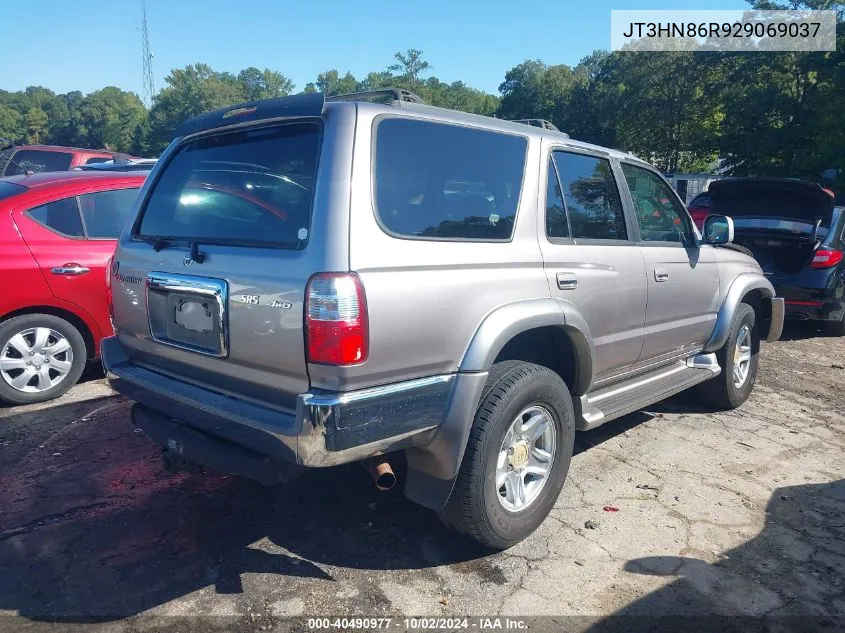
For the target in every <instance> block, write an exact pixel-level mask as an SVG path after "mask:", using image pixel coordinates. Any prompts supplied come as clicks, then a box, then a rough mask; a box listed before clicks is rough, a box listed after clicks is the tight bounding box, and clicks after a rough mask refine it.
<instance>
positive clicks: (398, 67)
mask: <svg viewBox="0 0 845 633" xmlns="http://www.w3.org/2000/svg"><path fill="white" fill-rule="evenodd" d="M422 56H423V52H422V51H421V50H418V49H416V48H409V49H408V50H407V51H405V52H404V53H401V52H400V53H394V55H393V58H394V59H395V60H396V63H395V64H391V65H390V66H388V67H387V70H388V71H390V72H392V73H399V77H400V78H401V80H402V83H403V85H402V86H401V87H403V88H409V89H410V88H413V87H414V86H416V85H417V84H419V83H420V75H421V74H422V73H424V72H426V71H427V70H429V69H430V68H431V66H430V65H429V63H428V62H427V61H425V60H424V59H423V58H422Z"/></svg>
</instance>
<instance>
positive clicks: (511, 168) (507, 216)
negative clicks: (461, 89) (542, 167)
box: [375, 118, 526, 241]
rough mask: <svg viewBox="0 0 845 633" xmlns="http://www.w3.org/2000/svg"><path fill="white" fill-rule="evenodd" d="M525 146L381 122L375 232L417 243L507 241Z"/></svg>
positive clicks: (469, 131)
mask: <svg viewBox="0 0 845 633" xmlns="http://www.w3.org/2000/svg"><path fill="white" fill-rule="evenodd" d="M525 150H526V140H525V138H523V137H520V136H514V135H508V134H500V133H497V132H489V131H485V130H478V129H473V128H467V127H460V126H457V125H446V124H442V123H432V122H429V121H413V120H408V119H393V118H387V119H384V120H382V121H381V122H380V123H379V125H378V128H377V130H376V144H375V194H376V208H377V212H378V217H379V219H380V221H381V224H382V226H383V227H384V228H385V229H386V230H387V231H388V232H390V233H393V234H396V235H400V236H403V237H412V238H421V239H457V240H485V241H489V240H509V239H510V238H511V235H512V234H513V227H514V221H515V219H516V211H517V206H518V204H519V194H520V190H521V189H522V173H523V170H524V166H525Z"/></svg>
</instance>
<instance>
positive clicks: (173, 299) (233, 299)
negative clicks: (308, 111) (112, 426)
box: [112, 121, 321, 407]
mask: <svg viewBox="0 0 845 633" xmlns="http://www.w3.org/2000/svg"><path fill="white" fill-rule="evenodd" d="M320 138H321V128H320V125H319V123H317V122H313V121H312V122H308V121H299V122H286V123H283V124H276V125H269V126H268V125H265V126H261V127H253V128H247V129H241V130H235V131H219V132H216V133H215V132H212V133H210V134H205V135H203V136H201V137H199V138H197V139H196V140H193V141H191V142H189V143H187V144H185V145H183V146H181V147H180V148H178V149H176V150H175V151H174V152H173V153H172V154H171V155H170V156H168V158H167V160H166V163H165V164H163V165H162V167H161V169H160V170H159V171H158V173H157V178H156V181H155V182H154V183H153V184H152V185H151V188H150V191H149V194H148V195H147V196H146V199H145V201H144V203H143V205H142V208H141V210H140V213H139V216H138V219H137V220H136V222H135V225H134V227H133V229H132V234H131V238H130V239H124V240H122V241H121V245H120V248H119V249H118V252H117V254H116V257H115V264H114V266H113V267H112V295H113V305H114V320H115V325H116V327H117V329H118V335H119V336H120V340H121V342H122V343H123V345H124V346H125V348H126V350H127V352H128V353H129V354H130V356H131V357H132V358H133V360H134V361H135V362H136V363H138V364H140V365H144V366H147V367H148V368H150V369H153V370H155V371H159V372H161V373H165V374H172V375H174V376H176V377H177V378H179V379H182V380H187V381H189V382H194V383H197V384H200V385H203V386H208V387H212V388H214V389H215V390H217V391H220V392H223V393H230V394H233V395H238V396H239V397H242V398H249V399H254V400H259V401H262V402H266V403H268V404H273V405H276V406H281V407H293V406H294V405H295V398H296V395H297V394H299V393H303V392H304V391H306V390H307V388H308V376H307V371H306V362H305V351H304V336H303V298H304V290H305V286H306V283H307V281H308V278H309V277H310V275H311V274H312V273H314V272H315V270H314V268H315V267H314V265H313V262H312V261H310V260H309V258H308V257H307V256H306V250H304V249H305V246H306V244H307V242H308V237H309V233H310V227H311V210H312V204H313V189H314V184H315V181H316V169H317V162H318V156H319V151H320Z"/></svg>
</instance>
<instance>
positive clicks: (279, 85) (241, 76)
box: [238, 66, 294, 101]
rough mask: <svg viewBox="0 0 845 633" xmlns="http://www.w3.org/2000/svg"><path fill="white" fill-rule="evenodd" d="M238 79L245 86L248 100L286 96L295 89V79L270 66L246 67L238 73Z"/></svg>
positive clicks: (245, 95)
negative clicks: (259, 68) (261, 67)
mask: <svg viewBox="0 0 845 633" xmlns="http://www.w3.org/2000/svg"><path fill="white" fill-rule="evenodd" d="M238 81H239V82H240V83H241V85H242V86H243V93H244V97H245V98H246V100H247V101H255V100H257V99H275V98H276V97H284V96H287V95H289V94H291V93H292V92H293V89H294V83H293V81H291V80H290V79H288V78H287V77H285V76H284V75H283V74H282V73H280V72H277V71H275V70H270V69H269V68H265V69H264V70H258V69H257V68H255V67H254V66H250V67H249V68H245V69H244V70H242V71H241V72H240V73H238Z"/></svg>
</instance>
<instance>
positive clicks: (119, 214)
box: [79, 189, 138, 240]
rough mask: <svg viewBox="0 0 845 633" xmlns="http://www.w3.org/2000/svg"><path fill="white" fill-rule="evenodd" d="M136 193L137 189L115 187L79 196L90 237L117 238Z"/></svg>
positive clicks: (83, 218)
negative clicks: (110, 189)
mask: <svg viewBox="0 0 845 633" xmlns="http://www.w3.org/2000/svg"><path fill="white" fill-rule="evenodd" d="M136 195H138V190H137V189H114V190H112V191H97V192H95V193H87V194H85V195H82V196H79V207H80V209H81V210H82V221H83V222H84V223H85V232H86V234H87V236H88V237H89V238H90V239H112V240H113V239H117V236H118V235H120V231H121V229H123V223H124V222H125V221H126V216H127V215H128V214H129V210H130V209H131V208H132V203H133V202H134V201H135V196H136Z"/></svg>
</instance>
